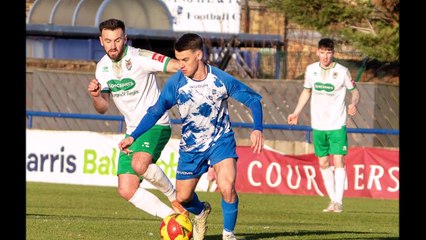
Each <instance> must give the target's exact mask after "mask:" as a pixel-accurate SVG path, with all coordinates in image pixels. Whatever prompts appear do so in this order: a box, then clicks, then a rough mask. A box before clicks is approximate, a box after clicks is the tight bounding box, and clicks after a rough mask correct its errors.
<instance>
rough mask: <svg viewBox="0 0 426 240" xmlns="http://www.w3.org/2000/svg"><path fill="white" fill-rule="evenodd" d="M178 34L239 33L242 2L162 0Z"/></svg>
mask: <svg viewBox="0 0 426 240" xmlns="http://www.w3.org/2000/svg"><path fill="white" fill-rule="evenodd" d="M162 1H163V2H164V3H165V4H166V5H167V7H168V9H169V11H170V13H171V15H172V17H173V30H174V31H176V32H192V31H193V32H217V33H239V32H240V19H241V6H240V0H162Z"/></svg>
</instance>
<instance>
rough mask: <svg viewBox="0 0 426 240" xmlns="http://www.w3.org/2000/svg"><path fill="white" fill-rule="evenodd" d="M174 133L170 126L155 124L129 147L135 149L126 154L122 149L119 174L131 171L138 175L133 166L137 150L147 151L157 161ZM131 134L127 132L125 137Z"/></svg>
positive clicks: (119, 158) (119, 159)
mask: <svg viewBox="0 0 426 240" xmlns="http://www.w3.org/2000/svg"><path fill="white" fill-rule="evenodd" d="M171 134H172V128H171V127H170V126H161V125H154V126H153V127H152V128H151V129H149V130H148V131H147V132H145V133H144V134H142V135H141V136H140V137H138V138H137V139H136V141H134V142H133V144H132V146H130V147H129V149H131V150H133V152H132V153H130V154H129V155H127V154H124V153H123V152H121V151H120V156H119V157H118V168H117V175H120V174H123V173H130V174H134V175H137V174H136V172H135V171H134V170H133V168H132V157H133V153H135V152H146V153H149V154H151V155H152V158H153V159H152V161H153V162H154V163H155V162H157V160H158V158H160V155H161V151H163V149H164V147H165V146H166V144H167V142H168V141H169V139H170V136H171ZM127 136H129V135H128V134H126V136H125V137H127Z"/></svg>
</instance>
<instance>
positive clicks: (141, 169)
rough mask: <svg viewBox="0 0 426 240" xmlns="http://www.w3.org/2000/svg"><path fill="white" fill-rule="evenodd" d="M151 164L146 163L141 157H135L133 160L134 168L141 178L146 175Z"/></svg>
mask: <svg viewBox="0 0 426 240" xmlns="http://www.w3.org/2000/svg"><path fill="white" fill-rule="evenodd" d="M149 164H150V163H149V162H147V161H144V160H143V159H142V158H140V157H134V158H133V159H132V168H133V170H134V171H135V172H136V173H137V174H138V175H139V176H141V175H144V174H145V172H146V170H147V169H148V166H149Z"/></svg>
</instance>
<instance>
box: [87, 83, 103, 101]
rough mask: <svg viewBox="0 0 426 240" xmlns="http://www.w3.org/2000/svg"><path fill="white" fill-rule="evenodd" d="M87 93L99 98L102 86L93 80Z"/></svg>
mask: <svg viewBox="0 0 426 240" xmlns="http://www.w3.org/2000/svg"><path fill="white" fill-rule="evenodd" d="M87 91H88V92H89V93H90V95H92V97H99V95H100V94H101V84H100V83H99V82H98V80H97V79H92V81H90V83H89V86H88V87H87Z"/></svg>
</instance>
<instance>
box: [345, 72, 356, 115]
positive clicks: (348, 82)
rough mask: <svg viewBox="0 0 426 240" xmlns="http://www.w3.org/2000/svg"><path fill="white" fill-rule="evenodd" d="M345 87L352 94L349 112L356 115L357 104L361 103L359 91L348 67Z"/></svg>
mask: <svg viewBox="0 0 426 240" xmlns="http://www.w3.org/2000/svg"><path fill="white" fill-rule="evenodd" d="M345 87H346V89H348V90H349V92H350V93H351V94H352V99H351V103H350V104H349V105H348V111H347V112H348V114H349V116H354V115H355V114H356V112H357V109H356V108H357V105H358V103H359V91H358V89H357V87H356V84H355V81H354V80H353V79H352V77H351V73H350V72H349V69H346V75H345Z"/></svg>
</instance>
